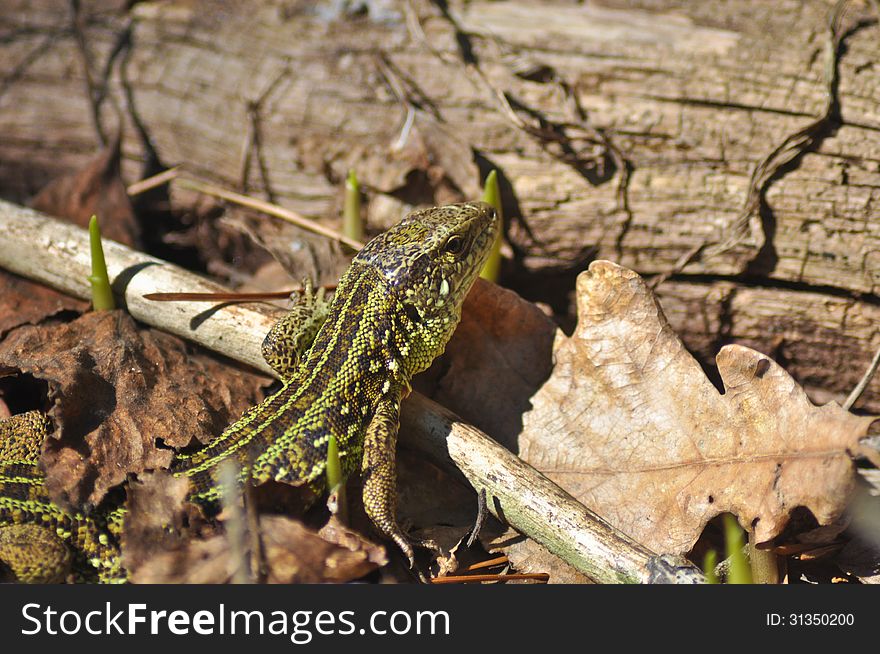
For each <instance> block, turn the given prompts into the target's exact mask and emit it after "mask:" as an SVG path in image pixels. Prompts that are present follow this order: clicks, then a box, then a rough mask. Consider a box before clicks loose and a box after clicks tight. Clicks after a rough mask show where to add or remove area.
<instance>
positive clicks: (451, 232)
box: [352, 202, 498, 354]
mask: <svg viewBox="0 0 880 654" xmlns="http://www.w3.org/2000/svg"><path fill="white" fill-rule="evenodd" d="M497 231H498V219H497V217H496V214H495V210H494V209H493V208H492V207H491V206H490V205H488V204H486V203H485V202H467V203H464V204H449V205H445V206H442V207H432V208H430V209H420V210H418V211H413V212H412V213H410V214H408V215H407V216H406V218H404V219H403V220H402V221H401V222H400V223H398V224H397V225H395V226H394V227H392V228H391V229H389V230H388V231H387V232H385V233H383V234H380V235H379V236H377V237H376V238H374V239H373V240H372V241H370V242H369V243H367V245H366V246H364V249H363V250H361V251H360V253H359V254H358V255H357V257H355V259H354V261H353V262H352V263H353V264H354V263H359V264H362V265H365V266H369V267H372V268H374V269H375V270H377V271H378V272H379V273H380V274H381V276H382V277H383V278H384V279H385V281H386V282H387V284H388V291H389V293H390V294H393V295H395V296H396V298H397V299H398V301H399V302H400V303H401V304H402V306H403V309H404V312H405V314H406V316H407V317H408V319H409V321H410V322H411V325H409V327H410V328H411V329H413V330H416V331H418V332H420V333H421V336H422V338H423V340H425V341H427V342H428V343H429V345H430V346H431V347H433V348H438V349H439V351H442V348H443V346H445V344H446V341H447V340H448V338H449V336H450V335H451V334H452V331H453V330H454V329H455V325H456V323H458V319H459V317H460V314H461V304H462V302H463V301H464V298H465V296H466V295H467V293H468V291H469V290H470V288H471V286H472V285H473V283H474V281H475V280H476V278H477V276H478V275H479V274H480V270H481V269H482V267H483V264H484V263H485V262H486V258H487V257H488V256H489V252H490V250H491V249H492V245H493V243H494V242H495V236H496V234H497ZM439 351H438V352H437V353H438V354H439Z"/></svg>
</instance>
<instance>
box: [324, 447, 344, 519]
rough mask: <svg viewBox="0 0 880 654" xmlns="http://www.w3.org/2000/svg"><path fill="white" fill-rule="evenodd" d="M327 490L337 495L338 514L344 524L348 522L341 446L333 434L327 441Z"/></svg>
mask: <svg viewBox="0 0 880 654" xmlns="http://www.w3.org/2000/svg"><path fill="white" fill-rule="evenodd" d="M327 488H328V489H329V490H330V492H331V493H336V507H337V508H336V513H337V515H338V517H339V519H340V520H341V521H342V522H346V502H345V479H344V478H343V476H342V463H341V462H340V460H339V445H338V444H337V442H336V437H335V436H334V435H333V434H331V435H330V439H329V440H328V441H327Z"/></svg>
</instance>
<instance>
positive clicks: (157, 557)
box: [131, 516, 386, 584]
mask: <svg viewBox="0 0 880 654" xmlns="http://www.w3.org/2000/svg"><path fill="white" fill-rule="evenodd" d="M260 536H261V541H262V547H263V564H264V566H265V569H266V572H267V578H266V581H267V582H269V583H281V584H292V583H328V582H329V583H342V582H346V581H352V580H354V579H359V578H361V577H363V576H364V575H366V574H369V573H370V572H372V571H373V570H375V569H376V568H378V567H380V566H382V565H384V564H385V563H386V560H385V555H384V550H383V549H382V548H381V547H380V546H377V545H374V544H372V543H370V542H369V541H366V540H365V539H363V538H362V537H360V536H358V535H357V534H355V533H354V532H352V531H350V530H347V529H345V528H343V527H341V526H339V525H336V526H335V527H333V528H330V529H329V531H327V532H324V535H322V534H317V533H315V532H313V531H311V530H310V529H308V528H306V527H305V526H303V525H302V523H300V522H297V521H296V520H292V519H290V518H286V517H283V516H263V517H262V518H261V519H260ZM334 541H338V542H334ZM237 564H238V563H237V562H236V561H235V560H234V557H232V556H231V555H230V548H229V542H228V540H227V538H226V536H224V535H222V534H218V535H214V536H211V537H209V538H207V539H205V540H201V539H196V538H194V539H190V540H187V541H180V540H179V541H177V542H175V543H168V544H167V545H166V549H162V547H161V546H157V547H156V548H155V549H154V550H153V551H152V553H151V555H150V556H148V557H146V558H145V560H144V561H143V562H142V563H140V564H139V566H138V567H137V568H135V569H133V570H132V574H131V579H132V581H133V582H134V583H208V584H222V583H227V582H228V581H229V580H230V579H231V578H232V575H233V573H234V571H235V568H236V566H237Z"/></svg>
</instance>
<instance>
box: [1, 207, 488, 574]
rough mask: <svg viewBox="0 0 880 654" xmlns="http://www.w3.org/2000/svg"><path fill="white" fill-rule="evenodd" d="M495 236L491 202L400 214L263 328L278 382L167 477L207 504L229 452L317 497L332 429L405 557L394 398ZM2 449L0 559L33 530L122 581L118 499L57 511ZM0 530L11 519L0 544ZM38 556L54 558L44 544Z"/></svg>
mask: <svg viewBox="0 0 880 654" xmlns="http://www.w3.org/2000/svg"><path fill="white" fill-rule="evenodd" d="M496 231H497V220H496V218H495V212H494V210H493V209H492V208H491V207H490V206H489V205H487V204H484V203H479V202H478V203H467V204H459V205H447V206H443V207H437V208H432V209H425V210H421V211H416V212H413V213H411V214H409V215H408V216H407V217H406V218H405V219H404V220H403V221H401V222H400V223H399V224H398V225H396V226H394V227H393V228H391V229H390V230H388V231H387V232H385V233H383V234H381V235H379V236H378V237H376V238H375V239H373V240H372V241H370V242H369V243H368V244H367V245H366V246H365V247H364V249H363V250H361V252H360V253H359V254H358V255H357V256H356V257H355V258H354V260H353V261H352V264H351V266H350V268H349V269H348V270H347V271H346V273H345V275H343V277H342V279H341V280H340V283H339V286H338V287H337V290H336V293H335V295H334V298H333V302H332V303H331V304H330V306H329V309H328V310H326V312H319V314H311V315H309V316H307V317H306V320H305V321H304V320H303V316H297V315H295V314H296V312H294V313H292V314H291V316H290V317H289V319H284V320H282V321H281V322H279V323H278V324H277V325H276V326H275V327H274V328H273V330H272V331H271V332H270V333H269V335H268V336H267V338H266V341H265V343H264V347H263V352H264V356H266V358H267V360H268V361H269V363H270V364H271V365H272V366H273V367H274V368H275V369H276V370H277V371H278V373H279V375H280V376H281V378H282V382H283V385H282V387H281V389H280V390H279V391H278V392H277V393H275V394H274V395H272V396H270V397H269V398H267V399H266V400H264V401H263V402H261V403H260V404H258V405H256V406H255V407H252V408H251V409H249V410H248V411H246V412H245V413H244V415H242V417H241V418H240V419H239V420H237V421H236V422H234V423H233V424H231V425H230V426H229V427H227V428H226V430H224V432H223V433H222V434H220V435H219V436H218V437H217V438H216V439H214V440H213V441H212V442H211V443H210V444H209V445H208V446H207V447H205V448H204V449H202V450H200V451H198V452H196V453H195V454H191V455H184V454H179V455H177V456H176V457H175V459H174V461H173V463H172V467H171V471H172V473H173V474H174V475H175V476H183V477H187V478H188V479H189V480H190V489H191V494H190V499H192V500H193V501H196V502H199V503H202V504H208V505H212V504H215V503H216V501H217V500H218V499H219V486H218V480H217V477H216V475H217V469H218V465H219V464H220V463H221V462H222V461H224V460H227V459H230V458H234V459H235V460H237V462H238V464H239V466H240V469H241V470H242V473H241V478H242V481H243V482H247V481H249V482H251V483H256V484H259V483H262V482H265V481H268V480H275V481H278V482H283V483H287V484H293V485H307V486H309V487H310V488H311V490H312V491H313V492H315V493H316V494H321V493H323V492H324V491H325V490H326V488H325V486H326V483H325V474H324V471H325V467H326V460H327V444H328V441H329V438H330V436H331V435H332V436H334V437H335V438H336V441H337V443H338V448H339V455H340V461H341V463H342V467H343V472H344V473H345V474H351V473H354V472H359V473H360V474H361V475H362V477H363V502H364V508H365V509H366V512H367V515H368V516H369V517H370V519H371V520H372V522H373V523H374V525H375V526H376V527H377V529H378V530H379V531H380V532H381V533H382V534H383V535H385V536H386V537H388V538H390V539H391V540H393V541H394V542H395V543H396V544H397V545H398V546H399V547H400V548H401V550H402V551H403V552H404V554H405V555H406V556H407V558H408V559H409V562H410V565H412V564H413V550H412V546H411V545H410V542H409V540H408V539H407V538H406V536H405V535H404V534H403V532H402V531H401V529H400V527H399V526H398V524H397V520H396V517H395V509H396V484H395V481H396V471H395V450H396V443H397V430H398V422H399V413H400V402H401V400H402V399H403V397H404V396H405V395H406V394H407V393H408V392H409V388H410V380H411V379H412V377H413V375H415V374H416V373H418V372H420V371H422V370H424V369H425V368H427V367H428V366H429V365H430V363H431V361H433V359H434V358H435V357H436V356H438V355H439V354H441V353H442V352H443V350H444V348H445V346H446V343H447V342H448V340H449V338H450V337H451V335H452V332H453V331H454V329H455V326H456V325H457V323H458V320H459V317H460V312H461V304H462V302H463V300H464V297H465V296H466V295H467V292H468V290H470V287H471V285H472V284H473V282H474V281H475V279H476V277H477V275H478V274H479V271H480V269H481V267H482V265H483V263H484V262H485V259H486V257H487V256H488V253H489V250H490V249H491V246H492V243H493V241H494V239H495V236H496ZM316 315H317V317H315V316H316ZM304 322H305V323H306V325H305V332H304V327H303V323H304ZM307 332H311V333H314V334H315V336H314V339H313V341H312V342H311V345H310V346H309V347H308V349H306V351H305V352H304V353H303V354H302V355H301V356H298V355H299V352H298V350H297V343H298V342H300V341H302V338H301V336H302V334H303V333H307ZM311 333H309V338H308V339H307V340H312V338H311ZM10 442H13V440H10ZM0 447H2V445H0ZM7 450H8V451H9V453H6V454H4V450H3V449H0V560H5V561H6V562H7V565H10V566H12V565H13V564H10V563H9V558H14V557H10V556H9V555H8V554H7V555H6V558H5V559H4V551H6V552H7V553H8V552H9V551H13V550H14V544H15V543H16V542H21V541H22V540H24V539H26V538H27V534H23V533H22V529H24V528H25V527H28V528H29V526H30V525H38V526H42V527H47V528H49V529H54V530H55V532H56V533H57V535H58V537H59V538H61V539H62V540H63V541H65V542H67V543H69V545H70V546H71V549H72V550H73V552H74V561H73V566H74V569H77V568H80V567H82V566H83V565H84V564H85V565H86V566H91V571H90V574H91V577H97V579H98V580H101V581H108V580H119V579H124V574H125V571H124V570H122V568H121V566H120V565H119V558H120V557H119V551H118V534H119V532H120V530H121V522H122V515H123V513H124V509H123V508H121V504H120V505H108V506H107V507H106V508H104V509H103V512H99V513H98V514H97V515H94V516H82V515H80V514H77V513H69V512H65V511H63V510H61V509H59V508H58V507H56V506H55V505H54V504H52V503H51V502H50V501H49V499H48V497H47V496H46V494H45V491H43V490H42V483H41V477H40V476H39V472H38V470H37V468H36V459H35V456H32V458H31V459H28V461H29V463H28V466H30V467H28V468H27V469H23V468H22V469H20V467H16V465H17V464H15V465H14V464H13V462H12V458H13V455H12V454H11V452H12V446H10V447H8V448H7ZM31 454H33V452H32V453H31ZM14 484H18V486H15V487H13V486H14ZM13 491H15V492H14V493H13ZM16 498H17V499H16ZM13 499H14V500H15V502H13ZM4 524H6V525H13V526H14V527H15V529H14V530H12V531H7V532H6V536H5V540H4V527H3V526H2V525H4ZM10 542H12V543H13V545H12V546H10V545H9V543H10ZM56 549H57V548H56ZM40 551H43V552H45V556H54V557H55V558H61V559H63V558H64V557H63V552H57V551H56V552H53V550H52V548H51V547H42V548H41V550H40ZM17 565H18V568H17V569H18V570H23V571H24V572H22V573H20V574H22V575H29V578H30V579H32V580H37V581H45V580H51V579H52V574H56V573H54V572H51V571H49V572H42V571H39V574H33V570H34V568H35V567H34V566H33V565H30V567H28V565H23V564H21V563H18V564H17ZM13 572H15V569H14V570H13ZM40 574H42V576H40ZM81 578H86V579H88V578H89V575H86V576H85V577H81Z"/></svg>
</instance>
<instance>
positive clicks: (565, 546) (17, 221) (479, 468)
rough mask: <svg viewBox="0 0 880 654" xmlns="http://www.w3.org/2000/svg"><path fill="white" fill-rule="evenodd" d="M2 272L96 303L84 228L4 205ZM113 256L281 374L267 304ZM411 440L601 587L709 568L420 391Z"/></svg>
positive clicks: (177, 312) (164, 314)
mask: <svg viewBox="0 0 880 654" xmlns="http://www.w3.org/2000/svg"><path fill="white" fill-rule="evenodd" d="M0 243H3V244H4V247H3V248H2V249H0V267H3V268H6V269H8V270H10V271H12V272H15V273H17V274H19V275H22V276H25V277H28V278H30V279H35V280H38V281H41V282H44V283H46V284H49V285H51V286H54V287H55V288H57V289H60V290H63V291H65V292H67V293H70V294H72V295H75V296H77V297H80V298H84V299H88V298H89V297H90V293H91V290H90V285H89V282H88V276H89V274H90V270H91V267H90V258H89V236H88V233H87V232H86V231H85V230H83V229H81V228H79V227H76V226H74V225H70V224H68V223H64V222H60V221H58V220H55V219H53V218H50V217H48V216H45V215H43V214H40V213H38V212H35V211H32V210H30V209H25V208H23V207H18V206H16V205H12V204H9V203H6V202H3V201H0ZM104 254H105V258H106V261H107V270H108V274H109V276H110V282H111V285H112V287H113V289H114V292H115V294H116V295H117V296H118V299H119V300H120V301H122V303H123V305H124V306H125V308H126V310H127V311H128V312H129V313H131V315H132V316H133V317H134V318H136V319H138V320H140V321H142V322H144V323H146V324H149V325H152V326H154V327H158V328H160V329H163V330H166V331H169V332H171V333H174V334H177V335H178V336H181V337H183V338H187V339H190V340H192V341H195V342H197V343H199V344H201V345H203V346H205V347H207V348H210V349H212V350H215V351H217V352H220V353H221V354H224V355H226V356H229V357H231V358H234V359H236V360H238V361H241V362H243V363H247V364H249V365H251V366H254V367H255V368H258V369H260V370H262V371H264V372H267V373H269V374H272V375H274V374H275V373H274V372H273V371H272V369H271V368H269V366H268V364H267V363H266V362H265V360H263V357H262V355H261V354H260V344H261V343H262V341H263V338H264V336H265V335H266V333H267V332H268V331H269V329H270V328H271V326H272V325H273V324H274V322H275V321H276V320H277V319H278V317H279V312H278V311H277V310H275V309H268V308H267V307H266V306H264V305H260V304H253V305H246V304H232V305H225V306H219V307H212V308H210V309H208V310H206V309H205V305H204V303H203V302H202V303H190V302H151V301H149V300H145V299H144V298H143V297H142V296H143V295H144V294H145V293H150V292H155V291H156V290H157V289H163V290H170V289H176V290H186V291H188V292H189V291H191V292H212V291H220V292H229V289H226V288H224V287H222V286H219V285H217V284H214V283H211V282H207V281H205V280H204V279H202V278H200V277H199V276H197V275H194V274H192V273H190V272H188V271H186V270H183V269H181V268H179V267H177V266H174V265H172V264H169V263H166V262H164V261H161V260H159V259H156V258H154V257H150V256H147V255H145V254H143V253H141V252H137V251H135V250H131V249H129V248H128V247H126V246H124V245H120V244H119V243H116V242H114V241H106V242H105V244H104ZM402 420H403V425H404V430H403V432H404V433H405V434H406V437H407V441H408V442H409V443H410V444H412V445H414V446H415V447H417V448H419V449H420V450H422V451H424V452H426V453H428V454H429V455H430V456H432V457H433V458H434V459H435V460H436V461H437V462H439V463H440V464H445V465H446V467H447V468H449V469H451V470H453V471H455V470H460V471H461V473H462V474H463V475H464V477H465V478H466V479H467V480H468V482H469V483H471V484H472V485H473V486H474V488H476V489H483V490H485V491H486V494H487V498H488V499H487V505H488V507H487V508H488V509H489V510H490V511H491V512H492V513H493V514H494V515H496V517H498V518H499V519H500V520H502V521H504V522H506V523H507V524H509V525H511V526H512V527H514V528H515V529H518V530H520V531H521V532H522V533H524V534H526V535H527V536H529V537H531V538H533V539H534V540H536V541H537V542H539V543H541V544H542V545H544V546H545V547H546V548H547V549H548V550H549V551H551V552H553V553H554V554H556V555H557V556H559V557H560V558H562V559H563V560H565V561H566V562H568V563H569V564H571V565H572V566H574V567H575V568H576V569H578V570H580V571H581V572H583V573H584V574H587V575H589V576H590V577H591V578H593V579H594V580H596V581H597V582H600V583H669V582H670V581H672V582H678V581H681V582H687V583H694V582H695V581H698V580H699V579H700V578H701V575H700V573H699V570H698V569H696V568H695V567H693V566H691V565H690V564H689V563H687V562H686V561H684V560H681V559H678V558H673V557H668V558H667V557H659V556H657V555H655V554H654V553H653V552H651V551H650V550H648V549H647V548H645V547H643V546H642V545H640V544H639V543H637V542H635V541H633V540H632V539H631V538H629V537H628V536H626V535H625V534H623V533H621V532H619V531H617V530H616V529H614V528H613V527H612V526H611V525H609V524H608V523H606V522H605V521H604V520H602V519H601V518H600V517H599V516H597V515H596V514H594V513H593V512H591V511H590V510H589V509H587V508H586V507H585V506H583V505H582V504H580V503H579V502H578V501H577V500H575V499H574V498H573V497H572V496H571V495H569V494H568V493H567V492H565V491H564V490H562V489H561V488H560V487H559V486H557V485H556V484H555V483H553V482H552V481H550V480H549V479H548V478H547V477H545V476H544V475H542V474H541V473H539V472H538V471H537V470H535V469H534V468H532V467H531V466H530V465H528V464H526V463H524V462H523V461H522V460H521V459H520V458H519V457H517V456H516V455H514V454H512V453H510V452H509V451H507V450H506V449H504V448H503V447H502V446H501V445H499V444H498V443H496V442H495V441H493V440H492V439H491V438H489V437H488V436H487V435H486V434H484V433H482V432H481V431H479V430H478V429H476V428H474V427H472V426H470V425H467V424H465V423H463V422H461V421H460V419H458V418H456V416H454V415H453V414H452V413H450V412H449V411H446V410H444V409H443V408H442V407H440V406H439V405H437V404H436V403H434V402H431V401H430V400H428V399H427V398H425V397H422V396H420V395H419V394H418V393H414V394H413V395H412V396H411V397H410V398H408V399H407V401H406V402H405V406H404V411H403V417H402Z"/></svg>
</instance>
